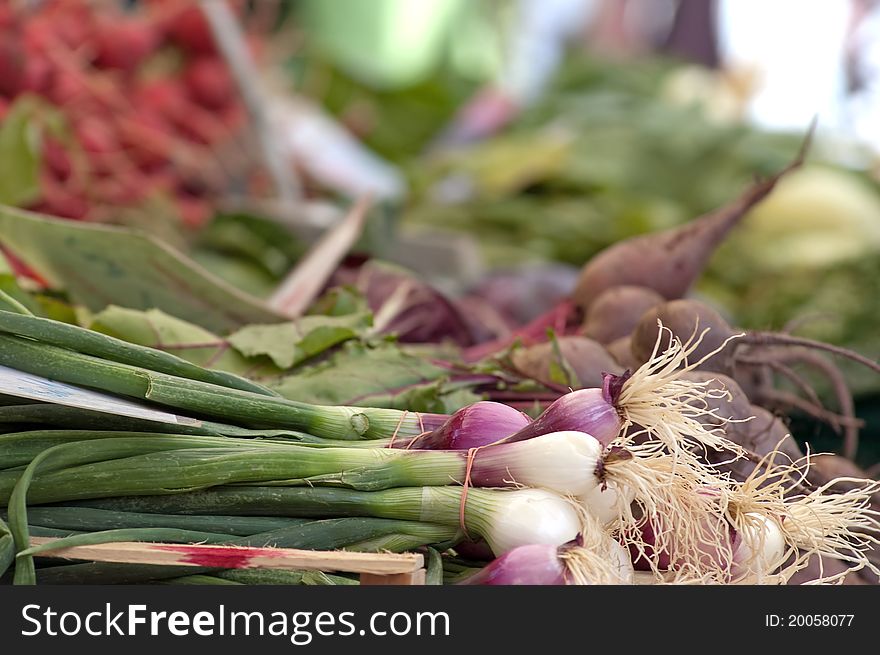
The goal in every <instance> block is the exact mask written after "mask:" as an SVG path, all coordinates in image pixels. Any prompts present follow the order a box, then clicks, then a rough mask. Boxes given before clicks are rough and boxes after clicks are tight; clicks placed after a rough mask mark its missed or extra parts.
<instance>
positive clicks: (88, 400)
mask: <svg viewBox="0 0 880 655" xmlns="http://www.w3.org/2000/svg"><path fill="white" fill-rule="evenodd" d="M0 393H4V394H7V395H9V396H18V397H19V398H29V399H31V400H40V401H42V402H46V403H55V404H56V405H66V406H68V407H80V408H82V409H90V410H93V411H95V412H103V413H105V414H116V415H118V416H130V417H132V418H140V419H144V420H147V421H157V422H159V423H175V424H177V425H188V426H192V427H198V426H200V425H201V424H202V422H201V421H200V420H198V419H194V418H189V417H187V416H178V415H177V414H171V413H169V412H162V411H159V410H156V409H153V408H152V407H149V406H148V405H144V404H142V403H138V402H134V401H132V400H124V399H122V398H116V397H115V396H110V395H108V394H104V393H100V392H98V391H91V390H88V389H83V388H81V387H75V386H73V385H72V384H65V383H64V382H55V381H54V380H48V379H46V378H44V377H40V376H39V375H33V374H31V373H25V372H24V371H18V370H16V369H14V368H8V367H6V366H0Z"/></svg>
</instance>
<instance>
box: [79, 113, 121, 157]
mask: <svg viewBox="0 0 880 655" xmlns="http://www.w3.org/2000/svg"><path fill="white" fill-rule="evenodd" d="M74 130H75V132H76V136H77V139H78V140H79V142H80V144H82V147H83V149H84V150H85V151H86V152H89V153H98V154H104V153H112V152H118V151H119V150H120V145H119V140H118V138H117V136H116V133H115V132H114V130H113V127H112V124H110V123H108V121H107V120H105V119H102V118H100V117H98V116H85V117H83V118H81V119H79V120H78V121H77V123H76V126H75V128H74Z"/></svg>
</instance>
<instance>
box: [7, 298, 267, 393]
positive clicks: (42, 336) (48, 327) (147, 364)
mask: <svg viewBox="0 0 880 655" xmlns="http://www.w3.org/2000/svg"><path fill="white" fill-rule="evenodd" d="M0 332H5V333H8V334H15V335H18V336H21V337H27V338H29V339H33V340H35V341H39V342H41V343H46V344H51V345H53V346H58V347H60V348H66V349H68V350H73V351H76V352H80V353H83V354H86V355H93V356H95V357H100V358H101V359H106V360H109V361H112V362H118V363H120V364H130V365H132V366H139V367H141V368H146V369H149V370H152V371H157V372H160V373H167V374H168V375H175V376H178V377H181V378H187V379H189V380H200V381H202V382H208V383H211V384H216V385H219V386H222V387H228V388H230V389H239V390H242V391H251V392H254V393H258V394H261V395H266V396H276V395H278V394H276V393H275V392H274V391H272V390H270V389H267V388H266V387H264V386H262V385H259V384H257V383H255V382H251V381H250V380H247V379H245V378H243V377H241V376H238V375H235V374H233V373H227V372H225V371H215V370H211V369H207V368H202V367H201V366H198V365H197V364H193V363H192V362H188V361H187V360H185V359H182V358H181V357H177V356H176V355H172V354H171V353H168V352H165V351H163V350H158V349H156V348H149V347H147V346H141V345H138V344H134V343H129V342H128V341H123V340H122V339H117V338H115V337H111V336H109V335H106V334H102V333H101V332H95V331H94V330H89V329H86V328H82V327H79V326H78V325H71V324H69V323H62V322H61V321H55V320H52V319H49V318H40V317H38V316H33V315H27V314H21V313H16V312H9V311H5V310H3V309H0Z"/></svg>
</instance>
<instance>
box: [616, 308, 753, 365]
mask: <svg viewBox="0 0 880 655" xmlns="http://www.w3.org/2000/svg"><path fill="white" fill-rule="evenodd" d="M658 320H660V321H662V322H663V327H664V328H668V329H669V330H671V332H672V335H674V336H675V337H677V338H678V339H680V340H681V341H682V342H685V341H687V340H688V339H690V338H691V336H692V335H693V334H694V333H695V331H699V332H702V331H703V330H705V329H706V328H709V331H708V332H707V333H706V335H705V336H704V337H703V341H702V343H700V345H699V347H698V348H697V349H696V350H695V351H694V353H693V354H692V355H691V356H690V357H689V358H688V359H689V361H696V360H699V359H702V358H704V357H706V356H708V355H709V353H711V352H712V351H714V350H716V349H718V348H720V347H721V346H722V344H723V343H724V341H725V340H726V339H729V338H730V337H731V336H733V335H734V334H736V333H735V332H734V331H733V328H731V327H730V325H729V324H728V323H727V321H725V320H724V318H723V317H722V316H721V314H719V313H718V312H717V311H715V310H714V309H712V308H711V307H710V306H709V305H707V304H705V303H702V302H700V301H698V300H671V301H669V302H665V303H662V304H659V305H656V306H654V307H651V308H650V309H648V310H647V311H646V312H645V313H644V314H642V316H641V318H640V319H639V321H638V323H637V325H636V327H635V329H634V330H633V332H632V341H631V344H630V346H631V349H632V354H633V357H635V359H636V360H637V361H638V362H639V363H644V362H646V361H648V359H649V358H650V357H651V352H652V351H653V349H654V346H655V344H656V343H657V334H658V331H659V329H660V328H659V327H658V325H657V321H658ZM669 340H670V335H669V332H664V334H663V335H662V337H661V340H660V350H661V351H662V350H664V349H666V348H667V347H669ZM734 348H735V342H730V343H729V344H728V345H727V347H725V349H724V351H723V352H720V353H718V354H716V355H713V356H712V357H711V358H710V359H708V360H706V361H704V362H703V363H702V364H701V365H700V368H701V369H704V370H710V371H718V372H725V373H726V372H729V370H730V366H729V360H730V356H731V354H732V353H733V350H734Z"/></svg>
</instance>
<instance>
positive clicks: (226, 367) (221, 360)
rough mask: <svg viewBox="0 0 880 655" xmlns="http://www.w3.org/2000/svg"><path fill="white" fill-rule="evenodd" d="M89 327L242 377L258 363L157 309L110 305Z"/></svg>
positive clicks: (197, 327)
mask: <svg viewBox="0 0 880 655" xmlns="http://www.w3.org/2000/svg"><path fill="white" fill-rule="evenodd" d="M90 327H91V329H92V330H95V331H96V332H102V333H104V334H109V335H110V336H113V337H116V338H117V339H124V340H125V341H128V342H130V343H136V344H139V345H141V346H149V347H151V348H158V349H159V350H165V351H167V352H170V353H172V354H174V355H177V356H178V357H182V358H183V359H185V360H187V361H190V362H193V363H194V364H198V365H199V366H204V367H206V368H212V369H216V370H220V371H228V372H229V373H237V374H239V375H244V374H246V373H247V374H253V373H254V371H255V369H257V368H258V367H259V364H260V362H259V361H254V360H249V359H247V358H245V357H243V356H242V355H241V354H240V353H239V352H237V351H236V350H234V349H233V348H231V347H230V344H229V342H228V341H226V340H225V339H223V338H222V337H219V336H217V335H216V334H214V333H212V332H209V331H208V330H205V329H204V328H202V327H199V326H198V325H193V324H192V323H187V322H186V321H183V320H181V319H179V318H175V317H173V316H169V315H168V314H166V313H165V312H163V311H161V310H158V309H150V310H148V311H145V312H142V311H138V310H135V309H126V308H124V307H117V306H115V305H111V306H110V307H108V308H107V309H105V310H104V311H102V312H100V313H99V314H96V315H95V317H94V319H93V321H92V324H91V326H90ZM273 370H274V368H273Z"/></svg>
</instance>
